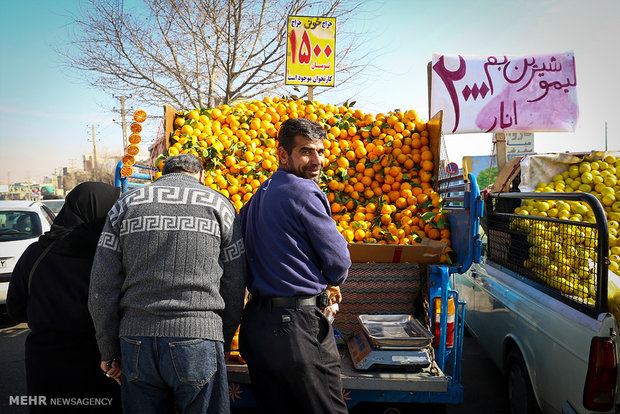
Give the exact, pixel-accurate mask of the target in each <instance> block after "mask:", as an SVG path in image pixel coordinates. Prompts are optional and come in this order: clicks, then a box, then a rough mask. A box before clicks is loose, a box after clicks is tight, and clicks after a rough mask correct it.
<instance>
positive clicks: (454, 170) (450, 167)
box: [446, 162, 459, 175]
mask: <svg viewBox="0 0 620 414" xmlns="http://www.w3.org/2000/svg"><path fill="white" fill-rule="evenodd" d="M446 171H447V172H448V174H450V175H454V174H457V173H458V172H459V166H458V165H456V163H454V162H451V163H450V164H448V165H446Z"/></svg>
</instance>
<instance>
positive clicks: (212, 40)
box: [61, 0, 367, 108]
mask: <svg viewBox="0 0 620 414" xmlns="http://www.w3.org/2000/svg"><path fill="white" fill-rule="evenodd" d="M359 4H360V2H359V1H353V0H289V1H285V0H145V1H144V6H143V7H141V8H140V9H131V10H129V9H127V8H126V6H123V1H122V0H85V3H84V4H83V7H82V8H81V10H80V12H79V13H78V15H77V16H74V23H75V24H76V25H75V26H74V27H75V28H76V29H75V31H74V32H73V34H72V40H71V45H72V46H73V47H72V49H70V50H72V52H61V53H63V54H64V56H66V57H67V58H68V61H69V65H70V66H71V67H73V68H77V69H79V70H81V71H83V72H84V73H85V74H86V76H87V79H88V80H89V81H90V82H91V84H92V85H93V86H95V87H97V88H100V89H104V90H107V91H110V92H113V93H116V94H131V95H132V96H133V98H134V99H136V100H137V101H140V102H143V103H146V104H152V105H159V104H161V103H170V104H172V105H175V106H177V107H179V108H189V107H213V106H216V105H219V104H222V103H229V102H232V101H235V100H239V99H248V98H253V97H256V96H263V95H265V94H270V93H278V92H283V91H284V89H283V86H284V64H285V54H286V22H287V16H288V15H312V16H322V17H336V18H337V30H338V32H337V36H338V41H337V44H336V46H337V51H336V59H337V62H336V68H337V71H338V79H339V83H340V84H342V83H344V82H346V81H347V80H348V79H350V78H351V77H352V76H354V75H355V74H356V73H358V72H359V71H360V70H361V69H362V68H363V67H365V64H364V63H363V62H367V60H366V59H363V58H362V59H360V56H357V60H355V61H354V60H353V57H352V51H353V46H354V45H355V44H356V35H355V33H352V32H347V31H346V30H342V29H341V28H346V27H347V25H346V22H347V21H348V20H349V19H350V18H351V17H352V16H353V14H354V13H355V12H356V11H357V9H358V7H359ZM354 62H362V63H354Z"/></svg>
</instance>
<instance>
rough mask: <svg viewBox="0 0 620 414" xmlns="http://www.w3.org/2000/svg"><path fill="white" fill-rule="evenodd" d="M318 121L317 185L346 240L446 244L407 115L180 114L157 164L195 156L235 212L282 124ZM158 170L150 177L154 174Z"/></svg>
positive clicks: (425, 145)
mask: <svg viewBox="0 0 620 414" xmlns="http://www.w3.org/2000/svg"><path fill="white" fill-rule="evenodd" d="M298 117H305V118H308V119H310V120H313V121H318V122H320V123H321V124H322V125H323V126H324V128H325V130H326V131H327V140H326V141H325V148H326V151H325V159H326V161H325V163H326V165H325V168H324V170H323V174H322V177H321V184H320V185H321V187H322V189H323V191H325V193H326V194H327V198H328V200H329V202H330V203H331V210H332V213H333V218H334V220H335V222H336V225H337V227H338V229H339V231H340V232H341V233H342V235H343V236H344V237H345V239H346V240H347V241H349V242H358V243H381V244H418V243H419V242H420V241H421V239H422V238H424V237H429V238H431V239H435V240H441V241H444V242H446V243H447V244H448V245H449V244H450V240H449V237H450V231H449V229H448V222H447V219H446V218H445V216H444V214H443V212H442V210H441V205H442V203H441V198H440V197H439V194H438V193H437V192H436V191H435V190H433V186H432V182H433V168H434V162H433V160H434V154H433V153H432V152H431V150H430V148H429V138H428V131H427V130H426V124H425V123H424V122H421V121H420V120H419V119H418V117H417V114H416V112H415V111H413V110H410V111H406V112H402V111H395V112H389V113H387V114H382V113H380V114H377V115H373V114H366V113H364V112H362V111H361V110H359V109H353V108H350V107H347V106H340V107H336V106H334V105H329V104H327V105H325V104H321V103H319V102H317V101H313V102H310V101H302V100H291V99H283V98H269V97H268V98H265V99H264V100H263V101H252V102H242V103H239V104H237V105H235V106H228V105H221V106H219V107H217V108H212V109H194V110H191V111H185V112H180V113H178V114H177V117H176V118H175V120H174V126H175V130H174V132H172V133H171V136H170V138H169V139H170V144H171V146H170V148H169V149H168V151H167V152H166V153H165V154H163V155H162V156H160V158H159V159H158V160H157V162H156V166H157V167H158V169H159V170H160V171H161V168H162V166H163V163H164V162H165V158H166V157H168V156H173V155H177V154H179V153H191V154H195V155H197V156H198V157H200V158H201V159H202V160H203V162H204V165H205V170H206V171H207V178H206V180H205V185H207V186H210V187H212V188H214V189H216V190H218V191H220V192H222V193H223V194H224V195H226V196H227V197H229V198H230V200H231V201H232V203H233V204H234V206H235V208H236V209H237V210H239V209H240V208H241V207H242V206H243V205H244V204H245V203H246V202H247V201H248V200H249V199H250V197H252V194H254V192H255V191H256V190H257V189H258V187H259V186H260V184H261V183H262V182H263V181H265V180H266V179H267V178H268V177H269V176H270V175H271V174H272V173H273V172H274V171H276V169H277V167H278V160H277V156H276V149H277V146H278V141H277V136H278V130H279V128H280V125H281V123H282V122H284V121H285V120H286V119H289V118H298ZM160 175H161V172H160V173H158V174H157V175H156V176H155V178H157V177H159V176H160Z"/></svg>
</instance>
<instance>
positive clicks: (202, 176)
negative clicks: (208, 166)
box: [198, 170, 207, 184]
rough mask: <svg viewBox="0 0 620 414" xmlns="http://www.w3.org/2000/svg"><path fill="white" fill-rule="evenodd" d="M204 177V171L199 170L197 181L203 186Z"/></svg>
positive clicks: (205, 174)
mask: <svg viewBox="0 0 620 414" xmlns="http://www.w3.org/2000/svg"><path fill="white" fill-rule="evenodd" d="M206 176H207V173H206V171H205V170H200V173H199V174H198V181H200V183H201V184H204V183H205V178H206Z"/></svg>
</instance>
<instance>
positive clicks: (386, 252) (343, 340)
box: [116, 163, 483, 413]
mask: <svg viewBox="0 0 620 414" xmlns="http://www.w3.org/2000/svg"><path fill="white" fill-rule="evenodd" d="M121 166H122V164H121V163H119V165H118V166H117V174H116V177H117V186H119V187H121V188H122V189H123V191H126V190H127V189H130V188H132V187H136V186H140V185H144V183H146V182H148V181H149V178H150V176H151V175H152V172H153V171H148V169H149V168H150V167H146V166H145V167H140V166H134V167H133V169H134V171H138V170H139V169H140V168H142V169H143V170H145V172H142V173H136V172H135V173H134V175H133V176H132V177H122V176H121V175H120V168H121ZM437 185H438V189H439V192H440V194H441V195H442V197H443V199H444V206H445V208H446V213H447V217H448V221H449V223H450V228H451V243H452V248H453V250H454V251H455V253H456V256H455V257H453V258H452V260H453V263H452V264H438V263H439V255H440V253H441V251H442V250H443V245H442V246H441V248H440V249H439V250H437V246H432V245H421V246H389V245H360V244H353V245H351V246H350V250H351V253H352V261H353V262H354V263H353V265H352V267H351V269H350V272H349V276H348V279H347V281H346V283H345V284H344V285H343V286H342V287H341V290H342V294H343V302H342V303H341V307H340V312H339V313H338V314H337V315H336V318H335V321H334V328H335V329H334V337H335V340H336V341H338V342H339V347H340V352H341V356H342V383H343V387H344V390H343V393H344V398H345V399H346V401H347V405H348V407H349V409H352V408H354V407H363V406H364V405H368V404H375V403H382V404H381V406H382V407H383V408H382V410H385V411H383V412H386V413H388V412H389V413H399V412H400V409H401V408H402V407H403V405H402V404H403V403H447V404H458V403H461V402H462V401H463V385H462V383H461V356H462V348H463V329H464V315H465V309H466V306H465V305H466V303H465V301H464V300H462V297H460V296H459V292H458V291H457V290H456V289H455V284H454V278H455V275H456V274H459V273H463V272H466V271H467V270H468V269H469V268H470V266H471V265H472V264H475V263H478V262H479V261H480V254H481V241H480V235H479V228H480V226H479V220H480V217H481V215H482V213H483V201H482V199H481V197H480V192H479V189H478V187H477V184H476V181H475V179H474V177H473V176H472V175H468V176H466V177H463V176H462V175H460V176H459V175H457V176H453V177H448V178H445V179H442V180H439V181H438V183H437ZM429 257H431V259H429ZM382 258H387V259H385V260H383V259H382ZM429 260H431V261H432V263H428V261H429ZM381 261H383V262H381ZM369 315H370V316H372V315H375V316H376V315H379V316H380V315H391V316H394V315H396V316H399V315H400V316H401V317H402V316H403V315H410V316H411V317H412V319H415V321H417V322H416V323H419V325H421V326H422V327H423V328H424V331H425V333H426V334H427V335H428V336H429V337H433V336H434V338H433V340H432V344H429V346H428V347H426V349H425V350H424V351H423V352H422V354H420V353H419V352H417V351H408V350H402V349H390V347H382V346H380V345H378V346H375V344H373V343H371V342H369V341H368V338H369V337H368V336H366V335H362V334H361V332H362V331H363V330H362V329H361V328H360V324H359V320H360V316H369ZM431 333H432V334H431ZM371 339H372V337H371ZM416 352H417V353H416ZM421 355H422V357H423V358H425V360H424V361H425V362H426V363H424V361H422V362H421V363H419V364H418V363H416V362H415V361H414V359H415V358H418V357H420V356H421ZM275 357H277V356H274V358H275ZM411 361H413V362H411ZM364 363H366V365H367V366H368V368H362V369H358V368H359V367H360V366H363V365H364ZM227 369H228V377H229V382H230V386H229V394H230V398H231V405H232V406H233V407H253V406H254V405H255V401H254V398H253V396H252V391H251V383H250V377H249V374H248V369H247V365H245V364H243V363H240V362H230V363H228V365H227ZM392 403H394V406H391V405H390V404H392Z"/></svg>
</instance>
